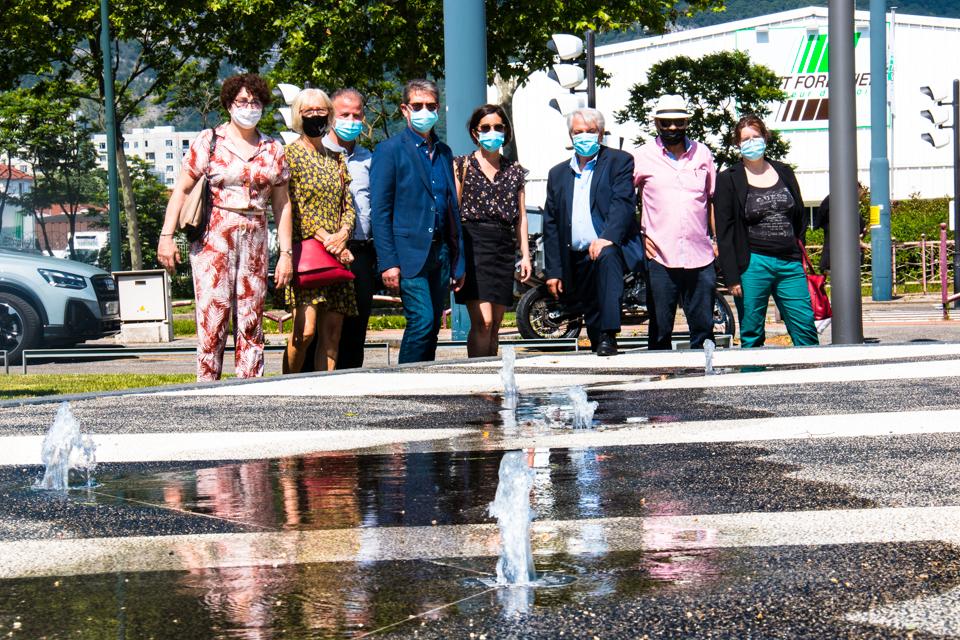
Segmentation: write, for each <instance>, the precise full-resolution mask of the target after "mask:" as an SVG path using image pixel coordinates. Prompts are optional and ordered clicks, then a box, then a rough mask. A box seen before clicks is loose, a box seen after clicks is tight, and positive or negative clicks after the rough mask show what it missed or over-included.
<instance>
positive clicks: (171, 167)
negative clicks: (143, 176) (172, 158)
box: [167, 164, 173, 173]
mask: <svg viewBox="0 0 960 640" xmlns="http://www.w3.org/2000/svg"><path fill="white" fill-rule="evenodd" d="M167 173H173V165H172V164H168V165H167Z"/></svg>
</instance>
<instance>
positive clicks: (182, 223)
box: [177, 129, 217, 242]
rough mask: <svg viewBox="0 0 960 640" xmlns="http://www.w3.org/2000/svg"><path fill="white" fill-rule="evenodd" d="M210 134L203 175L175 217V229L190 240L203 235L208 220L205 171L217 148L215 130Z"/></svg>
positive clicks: (207, 169)
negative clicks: (208, 151)
mask: <svg viewBox="0 0 960 640" xmlns="http://www.w3.org/2000/svg"><path fill="white" fill-rule="evenodd" d="M210 134H211V135H210V155H209V156H208V158H207V166H206V168H205V169H204V170H203V175H202V176H200V178H199V179H198V180H197V182H196V184H194V185H193V189H191V190H190V194H189V195H187V197H186V199H185V200H184V201H183V204H182V205H180V215H179V217H178V219H177V229H178V230H179V231H183V233H184V235H185V236H187V240H190V241H191V242H194V241H196V240H199V239H200V238H201V237H203V233H204V231H206V229H207V223H208V222H209V220H210V206H211V202H210V196H211V194H210V183H209V180H207V173H208V172H209V170H210V160H211V159H212V158H213V152H214V150H215V149H216V148H217V132H216V131H215V130H214V129H211V130H210Z"/></svg>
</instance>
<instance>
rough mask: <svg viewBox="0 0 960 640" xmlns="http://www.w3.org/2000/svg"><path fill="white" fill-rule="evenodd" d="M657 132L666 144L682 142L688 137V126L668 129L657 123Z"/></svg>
mask: <svg viewBox="0 0 960 640" xmlns="http://www.w3.org/2000/svg"><path fill="white" fill-rule="evenodd" d="M657 133H658V134H660V139H661V140H663V144H665V145H674V144H680V143H681V142H683V140H684V138H686V137H687V127H686V126H684V127H677V128H675V129H666V128H664V127H661V126H660V125H659V124H657Z"/></svg>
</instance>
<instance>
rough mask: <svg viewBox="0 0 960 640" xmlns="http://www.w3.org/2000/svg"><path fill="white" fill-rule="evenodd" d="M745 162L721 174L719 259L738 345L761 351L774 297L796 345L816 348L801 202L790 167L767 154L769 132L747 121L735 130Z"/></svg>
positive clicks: (717, 198)
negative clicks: (736, 318) (737, 330)
mask: <svg viewBox="0 0 960 640" xmlns="http://www.w3.org/2000/svg"><path fill="white" fill-rule="evenodd" d="M734 139H735V140H736V141H737V142H738V144H739V146H740V154H741V156H742V157H743V160H742V161H741V162H738V163H736V164H734V165H733V166H731V167H730V168H728V169H726V170H724V171H723V172H721V173H720V174H719V175H718V176H717V186H716V191H715V193H714V196H713V206H714V216H715V221H716V230H717V245H718V247H719V250H720V255H719V262H720V267H721V269H722V270H723V276H724V278H725V281H726V284H727V286H728V287H729V289H730V293H732V294H733V296H734V301H735V302H736V304H737V313H738V314H739V316H740V346H742V347H762V346H763V342H764V337H765V336H764V322H765V320H766V316H767V303H768V302H769V300H770V296H771V295H773V300H774V302H775V303H776V305H777V308H778V309H779V310H780V315H781V316H782V317H783V321H784V323H786V325H787V331H788V332H789V333H790V339H791V340H793V344H794V345H796V346H806V345H814V344H819V340H818V336H817V328H816V325H815V324H814V321H813V308H812V307H811V305H810V292H809V291H808V289H807V278H806V274H805V273H804V271H803V263H802V262H801V258H800V242H801V238H802V237H803V229H804V225H803V198H802V197H801V195H800V186H799V185H798V184H797V177H796V176H795V175H794V174H793V170H792V169H790V167H788V166H787V165H785V164H783V163H782V162H777V161H776V160H767V159H766V158H765V157H764V151H765V150H766V145H767V142H769V140H770V134H769V132H768V131H767V127H766V125H764V124H763V121H762V120H761V119H760V118H758V117H757V116H754V115H748V116H744V117H743V118H741V119H740V122H738V123H737V126H736V128H734Z"/></svg>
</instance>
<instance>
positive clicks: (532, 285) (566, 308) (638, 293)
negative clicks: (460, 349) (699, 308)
mask: <svg viewBox="0 0 960 640" xmlns="http://www.w3.org/2000/svg"><path fill="white" fill-rule="evenodd" d="M531 240H535V242H534V243H533V245H534V247H535V248H534V255H533V263H534V265H535V267H534V276H533V277H531V279H530V280H529V281H528V282H526V283H524V284H523V285H521V286H527V287H529V288H528V289H527V290H526V291H525V292H523V293H522V294H521V295H520V300H519V302H517V312H516V313H517V329H518V330H519V331H520V335H521V336H522V337H523V338H525V339H528V340H535V339H538V338H543V339H556V338H575V337H577V336H579V335H580V332H581V330H582V329H583V316H582V314H581V313H580V312H579V310H577V309H575V308H573V307H572V306H571V305H569V304H565V303H564V302H563V301H562V300H556V299H554V297H553V296H552V295H550V290H549V289H548V288H547V284H546V278H545V277H544V274H543V268H544V267H543V239H542V237H540V236H539V235H537V236H536V237H534V236H531ZM518 284H520V283H519V282H518ZM725 291H726V290H725V289H724V288H723V287H721V286H718V287H717V288H716V289H715V290H714V294H713V332H714V333H715V334H716V335H730V336H732V335H733V334H734V331H735V330H736V323H735V321H734V319H733V310H732V309H731V308H730V304H729V303H728V302H727V300H726V298H724V295H723V294H724V293H725ZM620 315H621V319H622V322H623V324H625V325H626V324H642V323H644V322H647V321H649V319H650V315H649V313H648V312H647V283H646V279H645V278H644V277H643V276H642V275H641V274H639V273H634V272H628V273H626V274H624V276H623V302H622V303H621V307H620Z"/></svg>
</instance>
